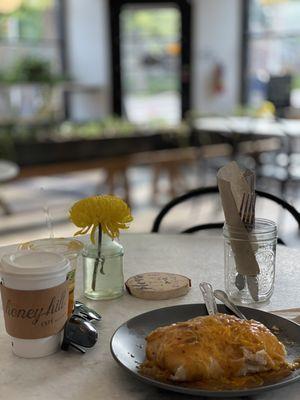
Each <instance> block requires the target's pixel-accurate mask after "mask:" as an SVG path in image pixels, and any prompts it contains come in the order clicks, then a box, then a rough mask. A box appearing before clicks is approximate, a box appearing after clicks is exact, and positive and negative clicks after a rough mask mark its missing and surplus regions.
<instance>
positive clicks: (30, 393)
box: [0, 234, 300, 400]
mask: <svg viewBox="0 0 300 400" xmlns="http://www.w3.org/2000/svg"><path fill="white" fill-rule="evenodd" d="M121 242H122V243H123V245H124V248H125V259H124V271H125V277H126V278H128V277H129V276H132V275H134V274H136V273H139V272H143V271H169V272H177V273H181V274H185V275H187V276H189V277H190V278H191V280H192V288H191V290H190V292H189V293H188V294H187V295H186V296H184V297H181V298H178V299H173V300H164V301H149V300H141V299H137V298H134V297H131V296H130V295H129V294H127V293H126V294H125V295H124V296H123V297H121V298H119V299H116V300H111V301H91V300H89V301H88V300H84V298H83V297H82V271H81V268H79V270H78V273H77V298H80V299H81V300H84V301H85V302H86V304H88V305H89V306H91V307H93V308H95V309H96V310H97V311H99V312H100V313H101V314H102V317H103V320H102V322H101V325H100V329H99V333H100V335H99V341H98V343H97V344H96V346H95V347H94V348H93V349H92V350H90V351H88V352H87V353H86V354H85V355H81V354H80V353H77V352H75V351H69V352H68V353H65V352H58V353H56V354H54V355H52V356H49V357H45V358H41V359H21V358H17V357H16V356H14V355H13V354H12V352H11V349H10V344H9V338H8V336H7V334H6V332H5V330H4V322H3V317H2V316H1V317H0V318H1V319H0V321H1V325H0V350H1V351H0V354H1V369H0V384H1V392H0V393H1V395H0V398H1V399H7V400H35V399H38V400H41V399H42V400H56V399H59V400H106V399H113V400H121V399H122V400H127V399H129V400H167V399H172V400H173V399H175V400H183V399H192V397H191V398H190V397H189V396H184V395H180V394H176V393H171V392H165V391H161V390H159V389H157V388H154V387H151V386H147V385H144V384H143V383H141V382H139V381H138V380H136V379H135V378H134V377H131V376H130V375H128V374H127V373H126V372H125V371H124V370H123V369H122V368H120V367H119V366H118V365H117V363H116V362H115V361H114V360H113V359H112V356H111V354H110V349H109V341H110V338H111V336H112V334H113V332H114V331H115V329H116V328H118V326H119V325H121V324H122V323H123V322H125V321H126V320H128V319H129V318H132V317H134V316H136V315H138V314H140V313H143V312H146V311H149V310H152V309H155V308H160V307H166V306H171V305H176V304H187V303H197V302H202V297H201V295H200V291H199V289H198V284H199V282H200V281H208V282H211V283H212V285H213V286H214V287H215V288H221V289H222V288H223V242H222V240H221V239H220V238H217V237H216V238H215V239H214V238H212V237H209V238H205V237H201V238H200V237H199V236H197V235H159V234H124V235H123V236H122V237H121ZM13 248H14V247H10V249H13ZM7 251H8V248H1V249H0V254H3V253H4V252H7ZM299 259H300V252H299V251H297V250H293V249H289V248H285V247H283V246H278V257H277V272H276V283H275V291H274V294H273V296H272V298H271V300H270V301H269V302H268V303H266V304H262V305H260V306H259V308H261V309H264V310H278V309H283V308H292V307H299V305H300V279H299ZM1 313H2V310H1ZM299 392H300V382H299V383H295V384H293V385H291V386H289V387H285V388H282V389H279V390H276V391H271V392H266V393H264V394H261V395H259V396H254V397H251V399H257V400H260V399H261V400H268V399H270V400H271V399H272V400H274V399H282V398H284V399H285V400H296V399H297V400H298V399H299ZM193 398H194V397H193Z"/></svg>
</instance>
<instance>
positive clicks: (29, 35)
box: [0, 0, 65, 123]
mask: <svg viewBox="0 0 300 400" xmlns="http://www.w3.org/2000/svg"><path fill="white" fill-rule="evenodd" d="M6 1H7V4H11V0H4V1H3V3H1V4H0V59H1V65H0V88H1V90H0V119H1V122H6V121H8V122H10V121H13V122H17V123H19V122H24V121H25V120H27V121H32V122H34V123H35V122H37V123H38V122H42V121H45V120H52V119H55V120H56V119H62V118H64V109H65V103H64V97H63V91H62V87H59V86H58V85H57V86H56V87H54V86H51V85H47V84H51V83H56V82H58V81H60V80H61V78H62V75H63V70H64V68H63V59H62V43H63V42H62V37H61V27H60V17H61V14H60V11H61V5H62V3H63V0H59V1H58V0H22V1H19V4H17V3H18V1H17V0H14V2H15V3H16V4H17V6H16V8H15V10H10V12H5V11H4V9H3V7H2V6H3V4H6V3H5V2H6ZM43 84H46V85H43Z"/></svg>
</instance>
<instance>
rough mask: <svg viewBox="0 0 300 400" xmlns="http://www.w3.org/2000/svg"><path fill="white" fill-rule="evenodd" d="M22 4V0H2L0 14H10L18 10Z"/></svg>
mask: <svg viewBox="0 0 300 400" xmlns="http://www.w3.org/2000/svg"><path fill="white" fill-rule="evenodd" d="M21 4H22V0H0V14H10V13H12V12H13V11H16V10H17V9H18V8H19V7H20V5H21Z"/></svg>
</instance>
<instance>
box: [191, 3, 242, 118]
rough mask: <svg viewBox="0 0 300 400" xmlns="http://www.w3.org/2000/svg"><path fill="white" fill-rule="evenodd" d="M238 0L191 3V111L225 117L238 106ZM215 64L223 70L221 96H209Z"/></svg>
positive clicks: (239, 26) (239, 30)
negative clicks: (222, 114) (192, 26)
mask: <svg viewBox="0 0 300 400" xmlns="http://www.w3.org/2000/svg"><path fill="white" fill-rule="evenodd" d="M241 3H242V2H241V1H240V0H222V1H220V0H193V7H194V12H193V18H194V19H193V24H194V32H193V34H194V53H193V78H192V79H193V84H192V90H193V94H192V105H193V106H192V107H193V109H194V110H197V111H199V112H201V113H228V112H231V111H233V110H234V108H235V107H236V105H237V104H238V102H239V89H240V70H239V69H240V59H241V55H240V37H241ZM216 63H220V64H221V65H222V66H223V71H224V73H223V84H224V90H223V92H222V93H218V94H214V93H213V92H212V75H213V69H214V66H215V65H216Z"/></svg>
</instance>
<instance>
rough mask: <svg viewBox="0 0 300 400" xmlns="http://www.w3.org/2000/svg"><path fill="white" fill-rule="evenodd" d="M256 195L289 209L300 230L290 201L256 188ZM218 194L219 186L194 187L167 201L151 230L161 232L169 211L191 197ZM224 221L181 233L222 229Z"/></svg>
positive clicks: (295, 211) (299, 217)
mask: <svg viewBox="0 0 300 400" xmlns="http://www.w3.org/2000/svg"><path fill="white" fill-rule="evenodd" d="M255 192H256V195H257V197H262V198H266V199H269V200H271V201H273V202H275V203H276V204H278V205H279V206H281V207H282V208H283V209H285V210H287V211H288V212H289V213H290V215H291V216H292V217H293V218H294V220H295V222H296V223H297V225H298V230H299V231H300V213H299V212H298V211H297V210H296V209H295V208H294V207H293V206H292V205H290V204H289V203H287V202H286V201H285V200H283V199H281V198H279V197H277V196H275V195H273V194H271V193H266V192H263V191H261V190H256V191H255ZM213 193H215V194H218V193H219V189H218V187H217V186H208V187H201V188H197V189H193V190H191V191H189V192H187V193H185V194H183V195H181V196H179V197H176V198H174V199H173V200H171V201H170V202H169V203H167V204H166V205H165V206H164V207H163V208H162V210H161V211H160V212H159V214H158V215H157V217H156V218H155V220H154V223H153V226H152V230H151V232H159V228H160V225H161V223H162V220H163V219H164V217H165V216H166V214H168V212H169V211H170V210H171V209H173V208H174V207H175V206H176V205H178V204H181V203H184V202H186V201H188V200H190V199H193V198H197V197H200V196H204V195H208V194H213ZM223 224H224V222H217V223H206V224H201V225H194V226H191V227H190V228H187V229H185V230H183V231H181V232H180V233H194V232H197V231H200V230H204V229H220V228H222V227H223ZM278 241H279V243H283V241H282V240H281V239H279V240H278Z"/></svg>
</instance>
